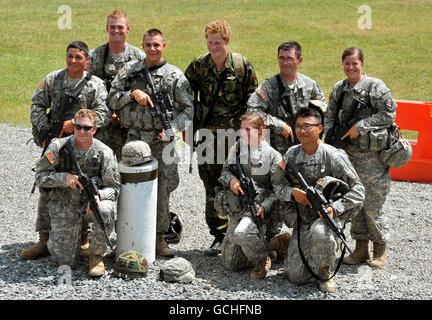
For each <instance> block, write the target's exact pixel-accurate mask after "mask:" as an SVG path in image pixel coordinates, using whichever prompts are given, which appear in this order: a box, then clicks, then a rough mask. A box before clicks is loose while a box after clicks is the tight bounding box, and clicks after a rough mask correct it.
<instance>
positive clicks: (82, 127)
mask: <svg viewBox="0 0 432 320" xmlns="http://www.w3.org/2000/svg"><path fill="white" fill-rule="evenodd" d="M74 127H75V129H77V130H78V131H80V130H81V129H84V130H85V131H90V130H91V129H93V128H94V126H82V125H80V124H74Z"/></svg>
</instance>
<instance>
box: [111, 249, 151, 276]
mask: <svg viewBox="0 0 432 320" xmlns="http://www.w3.org/2000/svg"><path fill="white" fill-rule="evenodd" d="M147 271H148V263H147V259H146V257H144V256H143V255H142V254H141V253H139V252H136V251H127V252H124V253H122V254H121V255H120V256H119V257H118V258H117V260H116V263H115V266H114V274H115V275H116V276H118V277H120V278H124V279H135V278H142V277H145V276H146V275H147Z"/></svg>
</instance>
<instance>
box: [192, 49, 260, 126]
mask: <svg viewBox="0 0 432 320" xmlns="http://www.w3.org/2000/svg"><path fill="white" fill-rule="evenodd" d="M233 57H234V58H233ZM240 59H241V63H237V62H235V61H237V60H240ZM185 76H186V78H187V79H188V80H189V82H190V84H191V87H192V90H193V91H194V92H195V94H197V95H198V97H195V99H197V100H199V101H200V102H201V104H202V106H203V108H204V110H203V119H204V120H203V122H202V124H203V126H222V127H223V126H224V127H230V126H229V125H227V124H226V123H228V122H229V120H230V119H232V118H238V117H239V116H240V115H241V114H243V113H244V112H245V111H246V102H247V100H248V99H249V97H250V96H251V94H252V93H253V92H254V90H255V89H256V87H257V86H258V81H257V78H256V75H255V71H254V69H253V67H252V64H251V63H250V62H249V61H248V60H247V59H246V58H245V57H242V56H240V55H239V54H236V53H231V52H229V53H228V57H227V59H226V61H225V65H224V66H223V67H222V69H221V70H220V71H217V68H216V65H215V63H214V62H213V60H212V58H211V55H210V53H206V54H204V55H202V56H200V57H198V58H196V59H195V60H193V61H192V62H191V63H190V65H189V66H188V67H187V69H186V71H185ZM221 82H222V88H221V89H220V91H219V95H218V98H216V100H215V102H214V106H213V108H212V110H209V107H208V106H210V105H211V103H212V101H213V100H214V98H213V97H214V95H215V92H216V89H217V86H219V85H220V83H221Z"/></svg>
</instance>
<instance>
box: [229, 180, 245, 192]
mask: <svg viewBox="0 0 432 320" xmlns="http://www.w3.org/2000/svg"><path fill="white" fill-rule="evenodd" d="M230 188H231V191H232V192H234V193H235V194H236V195H239V192H240V193H241V194H242V195H244V192H243V189H242V188H241V187H240V180H239V179H237V178H232V179H231V181H230Z"/></svg>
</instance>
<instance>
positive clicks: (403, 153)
mask: <svg viewBox="0 0 432 320" xmlns="http://www.w3.org/2000/svg"><path fill="white" fill-rule="evenodd" d="M379 157H380V161H381V163H382V164H384V165H387V166H389V167H392V168H400V167H403V166H404V165H406V164H407V163H408V161H410V159H411V157H412V147H411V144H410V143H409V141H408V140H407V139H404V138H401V139H399V140H398V141H397V142H396V143H395V144H393V145H392V146H390V148H388V149H386V150H382V151H381V152H380V154H379Z"/></svg>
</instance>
